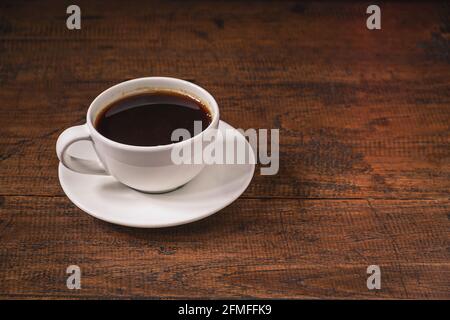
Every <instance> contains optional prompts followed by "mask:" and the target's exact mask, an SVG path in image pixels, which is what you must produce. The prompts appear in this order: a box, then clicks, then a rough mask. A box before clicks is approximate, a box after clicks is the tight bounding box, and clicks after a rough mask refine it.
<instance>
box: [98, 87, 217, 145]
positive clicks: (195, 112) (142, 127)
mask: <svg viewBox="0 0 450 320" xmlns="http://www.w3.org/2000/svg"><path fill="white" fill-rule="evenodd" d="M194 121H201V124H202V130H204V129H206V127H208V125H209V124H210V123H211V114H210V113H209V111H208V109H207V108H206V106H204V105H203V104H202V102H200V101H198V100H196V99H195V98H192V97H190V96H187V95H184V94H182V93H177V92H172V91H156V92H149V93H143V94H137V95H133V96H127V97H124V98H122V99H120V100H117V101H114V102H113V103H111V104H110V105H108V106H107V107H106V108H105V109H104V110H102V111H101V113H100V114H99V115H98V116H97V119H96V122H95V128H96V129H97V131H98V132H100V133H101V134H102V135H103V136H105V137H107V138H109V139H111V140H114V141H116V142H120V143H124V144H129V145H134V146H158V145H165V144H171V143H173V141H171V135H172V132H173V131H174V130H176V129H187V130H188V131H189V132H190V134H191V137H193V136H194ZM196 133H198V132H196Z"/></svg>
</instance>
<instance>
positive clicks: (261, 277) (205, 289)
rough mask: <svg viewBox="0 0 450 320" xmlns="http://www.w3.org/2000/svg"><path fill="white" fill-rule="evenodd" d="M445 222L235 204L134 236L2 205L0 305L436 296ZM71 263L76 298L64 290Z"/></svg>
mask: <svg viewBox="0 0 450 320" xmlns="http://www.w3.org/2000/svg"><path fill="white" fill-rule="evenodd" d="M449 215H450V203H449V201H448V200H441V201H434V200H430V201H406V200H369V201H366V200H353V201H344V200H295V199H291V200H288V199H284V200H275V199H271V200H264V199H253V200H252V199H240V200H238V201H236V202H235V203H234V204H232V205H231V206H229V207H227V208H226V209H224V210H223V211H221V212H220V213H218V214H216V215H214V216H212V217H210V218H207V219H205V220H202V221H199V222H197V223H193V224H188V225H185V226H180V227H174V228H169V229H157V230H151V229H149V230H145V229H132V228H125V227H119V226H115V225H111V224H108V223H104V222H101V221H99V220H96V219H94V218H92V217H90V216H88V215H87V214H85V213H83V212H81V211H80V210H79V209H77V208H76V207H74V205H72V204H71V203H70V201H69V200H68V199H67V198H65V197H27V196H11V197H10V196H8V197H2V205H1V207H0V239H1V243H2V246H1V248H0V297H2V298H7V297H19V298H20V297H86V298H88V297H149V298H169V297H171V298H176V297H189V298H197V297H204V298H209V297H258V298H318V297H321V298H445V299H448V298H450V295H449V293H450V281H449V279H450V262H449V257H450V253H449V251H448V243H449V240H450V239H449V227H450V219H449ZM71 264H76V265H79V266H80V267H81V270H82V289H81V290H79V291H71V290H68V289H67V288H66V286H65V281H66V276H67V275H66V274H65V270H66V268H67V267H68V266H69V265H71ZM372 264H376V265H379V266H380V268H381V272H382V289H381V290H379V291H376V292H375V291H369V290H368V289H367V287H366V279H367V274H366V268H367V266H369V265H372Z"/></svg>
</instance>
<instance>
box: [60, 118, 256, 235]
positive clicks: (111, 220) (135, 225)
mask: <svg viewBox="0 0 450 320" xmlns="http://www.w3.org/2000/svg"><path fill="white" fill-rule="evenodd" d="M221 123H223V124H224V125H225V126H228V127H230V128H232V129H233V130H235V131H236V132H237V133H238V134H239V135H240V136H241V137H242V138H243V139H244V140H245V142H246V143H247V145H248V146H249V148H250V150H251V151H252V154H253V159H254V160H255V162H256V155H255V152H254V150H253V148H252V147H251V146H250V144H249V142H248V141H247V139H245V137H244V136H243V135H242V133H241V132H239V130H237V129H236V128H235V127H233V126H232V125H230V124H228V123H227V122H225V121H223V120H219V128H220V125H221ZM250 164H251V165H252V173H251V175H249V177H248V179H247V181H245V183H243V184H242V185H243V186H244V185H245V187H243V189H242V192H240V193H238V194H237V195H236V196H233V197H231V198H230V200H229V201H226V202H225V204H223V205H221V206H220V207H218V208H215V209H213V210H212V211H207V212H206V213H204V214H202V215H198V216H195V217H193V218H190V219H186V220H181V221H175V222H169V223H161V224H155V223H152V224H142V223H133V222H124V221H123V220H120V221H118V220H115V219H114V218H107V217H106V218H105V217H104V216H103V215H101V216H100V215H98V214H96V213H95V212H93V211H92V210H88V209H86V208H85V207H84V206H83V205H82V204H81V203H80V202H79V201H78V200H75V199H76V198H78V197H77V196H73V194H72V193H71V192H70V191H69V190H68V189H69V187H68V186H67V184H65V183H64V182H63V180H62V179H61V174H62V170H70V169H67V168H65V167H64V166H63V165H62V163H61V162H59V165H58V180H59V184H60V186H61V188H62V190H63V191H64V194H65V195H66V196H67V198H68V199H69V200H70V201H71V202H72V203H73V204H74V205H75V206H76V207H78V208H79V209H80V210H82V211H83V212H86V213H87V214H89V215H90V216H92V217H94V218H96V219H99V220H102V221H105V222H108V223H112V224H115V225H121V226H126V227H132V228H145V229H158V228H168V227H175V226H180V225H184V224H189V223H192V222H195V221H199V220H202V219H205V218H207V217H209V216H211V215H213V214H215V213H217V212H219V211H221V210H222V209H224V208H225V207H227V206H229V205H230V204H232V203H233V202H234V201H236V200H237V199H238V198H239V197H240V196H241V195H242V194H243V193H244V192H245V191H246V190H247V188H248V186H249V185H250V182H251V181H252V180H253V176H254V174H255V168H256V165H255V163H250ZM79 174H81V173H79ZM201 174H202V172H201V173H200V175H201ZM188 183H189V182H188ZM127 188H129V187H128V186H127ZM182 188H183V186H182V187H181V189H182ZM136 192H139V191H136ZM70 195H72V196H70Z"/></svg>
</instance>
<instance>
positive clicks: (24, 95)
mask: <svg viewBox="0 0 450 320" xmlns="http://www.w3.org/2000/svg"><path fill="white" fill-rule="evenodd" d="M146 3H147V2H146ZM79 5H80V6H81V7H82V8H83V14H84V15H86V19H85V20H83V26H82V30H80V31H79V32H78V31H76V32H75V31H69V30H67V28H65V24H64V22H65V15H64V13H65V7H64V4H62V3H59V2H52V1H49V2H40V3H39V4H37V3H31V4H27V5H19V4H16V3H11V4H10V5H9V6H5V8H4V9H5V10H2V12H4V14H3V15H2V17H1V19H2V20H1V24H0V25H2V26H4V27H3V28H2V29H1V31H0V61H1V68H0V81H1V83H2V89H1V90H0V100H1V101H2V105H1V106H0V162H1V166H0V185H1V186H2V187H1V188H0V194H3V195H21V194H28V195H62V191H61V189H60V187H59V185H58V180H57V173H56V168H57V159H56V157H55V153H54V145H55V142H56V138H57V136H58V134H59V133H60V132H61V131H62V130H63V129H64V128H66V127H69V126H71V125H75V124H79V123H82V122H83V119H84V114H85V111H86V109H87V107H88V105H89V103H90V101H91V100H92V99H93V98H94V97H95V96H96V95H97V94H98V93H99V92H101V91H102V90H104V89H106V88H107V87H109V86H110V85H113V84H114V83H117V82H120V81H123V80H126V79H129V78H135V77H140V76H148V75H169V76H175V77H180V78H184V79H189V80H192V81H194V82H197V83H199V84H200V85H202V86H204V87H205V88H206V89H208V90H209V91H211V92H212V93H213V94H214V95H215V97H216V98H217V100H218V101H219V104H220V106H221V114H222V118H223V119H224V120H226V121H228V122H229V123H231V124H232V125H234V126H236V127H242V128H245V129H246V128H279V129H280V139H281V146H280V152H281V155H280V157H281V158H280V171H279V174H278V175H277V176H274V177H273V176H269V177H261V176H259V174H258V172H257V175H256V176H255V179H254V181H253V183H252V185H251V186H250V188H249V190H248V191H247V192H246V194H245V196H247V197H298V198H364V197H372V198H407V199H418V198H426V199H439V198H448V196H449V193H448V191H449V190H450V161H449V159H450V127H449V124H450V108H449V103H450V96H449V92H450V90H449V85H450V83H449V80H448V74H449V71H450V67H449V64H448V58H446V57H448V55H446V52H447V51H448V42H447V40H446V38H445V37H446V33H445V30H446V29H445V28H444V27H445V21H446V20H445V17H443V16H442V12H445V11H443V10H442V8H441V7H440V6H439V5H436V4H422V3H414V4H408V5H406V4H402V3H395V4H386V5H385V6H383V29H382V30H381V31H380V32H368V31H367V30H366V29H365V27H364V23H365V14H364V12H365V11H364V10H365V8H364V6H362V4H358V3H356V4H351V3H350V4H349V3H346V4H345V5H343V4H336V3H328V4H320V3H311V4H307V5H304V6H303V7H302V6H299V5H297V4H296V3H295V2H289V1H288V2H282V3H270V2H267V3H266V2H258V3H252V4H251V5H250V4H246V3H231V4H230V3H220V4H217V7H216V5H215V10H214V14H211V13H210V10H208V8H209V6H210V4H208V3H204V2H202V3H197V2H196V3H194V4H193V3H187V4H185V3H184V2H175V3H164V4H160V3H155V5H148V4H146V5H143V4H142V3H141V2H130V3H129V5H128V3H127V6H126V8H123V7H122V6H120V5H119V4H113V5H110V6H98V5H97V4H93V3H90V2H80V4H79ZM249 6H251V10H248V9H249ZM155 7H157V8H158V10H155ZM299 8H301V10H300V9H299ZM405 8H407V11H408V14H404V15H403V14H402V15H399V12H402V11H403V10H404V9H405ZM31 12H33V13H34V12H39V13H40V17H41V19H40V20H39V23H36V21H35V19H31V20H30V19H26V17H28V16H29V14H30V13H31ZM424 12H426V13H427V14H423V13H424ZM418 16H420V19H417V17H418ZM324 21H326V22H324ZM446 50H447V51H446Z"/></svg>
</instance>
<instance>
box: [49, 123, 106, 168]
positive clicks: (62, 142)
mask: <svg viewBox="0 0 450 320" xmlns="http://www.w3.org/2000/svg"><path fill="white" fill-rule="evenodd" d="M81 140H87V141H90V142H91V143H92V138H91V135H90V133H89V129H88V127H87V125H86V124H83V125H81V126H74V127H70V128H68V129H66V130H64V131H63V133H61V134H60V135H59V137H58V141H57V142H56V154H57V156H58V159H59V161H61V163H62V164H63V165H64V166H65V167H66V168H68V169H70V170H73V171H76V172H79V173H88V174H97V175H108V172H107V171H106V169H105V167H104V166H103V165H102V164H101V162H100V160H99V159H97V160H86V159H81V158H76V157H72V156H71V155H69V154H67V152H66V151H67V149H68V148H69V146H70V145H71V144H72V143H75V142H77V141H81Z"/></svg>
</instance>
